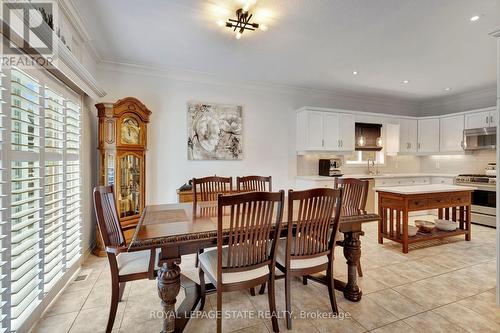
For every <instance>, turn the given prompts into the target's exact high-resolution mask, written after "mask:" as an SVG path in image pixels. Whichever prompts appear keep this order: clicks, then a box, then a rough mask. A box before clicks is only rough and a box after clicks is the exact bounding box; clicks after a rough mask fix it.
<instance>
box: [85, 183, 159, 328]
mask: <svg viewBox="0 0 500 333" xmlns="http://www.w3.org/2000/svg"><path fill="white" fill-rule="evenodd" d="M94 208H95V215H96V218H97V225H98V227H99V231H100V233H101V237H102V241H103V243H104V246H105V247H106V254H107V256H108V260H109V268H110V270H111V307H110V310H109V316H108V323H107V325H106V333H109V332H111V330H112V329H113V323H114V321H115V317H116V310H117V309H118V302H119V301H121V298H122V296H123V292H124V290H125V283H126V282H129V281H135V280H142V279H153V278H154V277H155V276H156V272H157V269H158V267H157V266H158V265H157V262H158V261H157V260H158V255H157V252H158V251H156V250H154V249H152V250H143V251H134V252H129V251H128V247H127V244H126V241H125V236H124V235H123V229H122V227H121V225H120V220H119V219H118V211H117V209H116V201H115V196H114V193H113V186H98V187H95V188H94ZM134 227H135V226H134Z"/></svg>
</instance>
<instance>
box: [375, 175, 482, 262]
mask: <svg viewBox="0 0 500 333" xmlns="http://www.w3.org/2000/svg"><path fill="white" fill-rule="evenodd" d="M474 189H475V188H474V187H468V186H456V185H444V184H429V185H415V186H397V187H375V188H374V190H375V191H376V192H377V193H378V211H379V215H380V217H381V220H380V222H379V227H378V242H379V244H383V239H384V238H386V239H390V240H392V241H394V242H398V243H400V244H402V251H403V253H408V245H409V244H412V243H416V242H422V241H427V240H433V239H443V238H445V237H452V236H457V235H465V240H466V241H469V240H470V239H471V193H472V191H474ZM430 209H437V210H438V218H440V219H446V220H452V221H455V222H458V227H457V229H456V230H454V231H441V230H437V229H435V230H433V231H432V232H430V233H423V232H420V231H419V232H418V233H417V234H416V235H415V236H411V237H410V236H409V235H408V214H409V212H414V211H421V210H430Z"/></svg>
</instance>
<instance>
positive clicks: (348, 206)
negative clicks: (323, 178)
mask: <svg viewBox="0 0 500 333" xmlns="http://www.w3.org/2000/svg"><path fill="white" fill-rule="evenodd" d="M368 185H369V184H368V181H367V180H360V179H356V178H338V179H337V180H336V182H335V187H336V188H342V189H343V191H342V210H341V214H342V215H357V214H366V210H365V209H366V199H367V197H368ZM338 244H339V245H342V241H339V242H338ZM356 266H357V269H358V276H360V277H362V276H363V270H362V268H361V261H359V260H358V262H357V264H356Z"/></svg>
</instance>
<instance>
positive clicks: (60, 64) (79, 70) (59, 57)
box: [0, 4, 106, 98]
mask: <svg viewBox="0 0 500 333" xmlns="http://www.w3.org/2000/svg"><path fill="white" fill-rule="evenodd" d="M30 6H31V7H32V8H33V9H34V7H33V5H32V4H30ZM20 19H21V20H23V22H24V24H29V22H30V19H38V20H42V18H41V15H40V14H39V13H38V11H36V10H31V11H30V17H24V16H23V17H22V18H20ZM0 23H1V24H0V33H2V34H4V35H5V33H6V31H9V32H10V38H11V39H10V41H11V42H12V43H14V44H16V45H17V46H18V47H19V49H20V50H22V51H24V50H25V49H24V48H25V44H26V41H25V40H24V38H23V37H22V36H20V35H19V34H18V33H17V32H16V31H15V30H14V29H11V28H10V27H9V26H7V24H6V22H4V21H3V20H2V19H0ZM39 29H40V30H39V31H40V35H39V36H38V37H39V38H40V40H41V41H42V42H43V43H45V44H46V45H49V44H50V41H51V40H52V41H53V42H54V44H55V45H53V46H54V48H55V49H57V53H56V55H55V57H54V63H53V65H54V66H44V67H46V69H47V70H48V71H49V72H51V73H52V74H54V75H55V76H56V77H57V78H59V79H60V80H61V81H63V82H64V83H66V84H67V85H68V86H69V87H71V88H72V89H73V90H75V91H77V92H79V93H85V94H87V95H89V96H90V97H93V98H98V97H104V96H105V95H106V92H105V91H104V90H103V89H102V88H101V87H100V86H99V85H98V83H97V80H96V79H95V77H94V76H93V75H92V74H91V73H90V72H89V71H88V70H87V68H85V66H83V64H82V63H81V62H80V61H79V60H78V59H77V58H76V57H75V55H74V54H73V53H72V52H71V51H70V50H69V49H68V48H67V47H66V45H64V44H63V42H62V41H61V39H60V38H59V37H58V36H57V35H56V33H55V32H54V31H53V30H52V29H51V28H50V27H49V26H48V24H46V23H44V24H42V25H41V26H40V28H39ZM37 56H39V57H43V58H46V56H45V55H41V54H39V55H37Z"/></svg>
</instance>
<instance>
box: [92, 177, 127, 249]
mask: <svg viewBox="0 0 500 333" xmlns="http://www.w3.org/2000/svg"><path fill="white" fill-rule="evenodd" d="M94 207H95V213H96V218H97V224H98V226H99V231H100V232H101V236H102V240H103V242H104V245H105V246H122V245H125V236H124V235H123V230H122V228H121V225H120V220H119V219H118V211H117V208H116V201H115V195H114V192H113V186H112V185H110V186H97V187H95V188H94Z"/></svg>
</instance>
